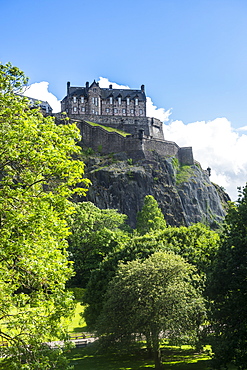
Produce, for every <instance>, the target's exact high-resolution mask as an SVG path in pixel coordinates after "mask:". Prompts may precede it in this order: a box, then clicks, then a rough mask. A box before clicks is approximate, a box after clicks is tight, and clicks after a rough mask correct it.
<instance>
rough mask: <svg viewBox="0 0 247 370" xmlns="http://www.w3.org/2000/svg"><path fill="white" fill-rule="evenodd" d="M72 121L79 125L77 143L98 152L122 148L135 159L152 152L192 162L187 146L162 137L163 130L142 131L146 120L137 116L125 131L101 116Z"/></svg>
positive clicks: (58, 115)
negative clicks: (80, 137)
mask: <svg viewBox="0 0 247 370" xmlns="http://www.w3.org/2000/svg"><path fill="white" fill-rule="evenodd" d="M55 116H56V119H57V120H58V121H60V120H62V119H63V116H62V115H61V114H56V115H55ZM91 118H92V117H91ZM146 120H148V122H150V120H151V122H154V124H155V125H157V127H159V128H160V127H161V129H162V126H159V122H160V121H159V120H155V119H154V121H152V119H151V118H148V117H146ZM72 121H74V122H76V123H77V126H78V128H79V129H80V132H81V136H82V140H81V145H82V146H84V147H88V148H92V149H93V150H94V151H96V152H100V153H101V154H109V153H124V152H125V153H126V154H127V156H128V158H133V159H135V160H139V159H148V160H152V158H153V152H156V153H158V154H160V155H162V156H165V157H177V158H178V160H179V162H180V163H181V164H182V165H193V164H194V158H193V152H192V148H191V147H184V148H183V147H182V148H180V147H179V146H178V145H177V144H176V143H174V142H173V141H168V140H164V138H163V131H162V135H161V138H158V137H155V138H154V137H152V136H150V135H146V133H145V130H144V129H143V128H142V127H143V126H142V124H143V123H145V122H146V121H145V120H144V121H142V120H140V122H138V123H137V122H132V121H130V122H129V125H130V128H131V129H130V130H129V131H131V130H132V129H133V127H131V125H134V127H135V130H134V133H131V132H129V133H128V134H127V135H126V133H127V131H126V130H125V131H124V132H122V133H121V131H120V132H118V131H114V129H116V130H122V129H121V125H120V124H117V123H118V122H117V121H116V127H114V125H113V124H112V125H109V124H108V125H103V123H105V121H104V119H103V117H102V121H103V122H97V124H98V125H95V123H93V122H92V121H85V120H82V119H77V120H74V119H73V120H72ZM138 121H139V120H138ZM127 122H128V121H125V127H126V126H127ZM160 123H161V122H160ZM100 124H101V125H100ZM99 125H100V126H99ZM104 126H106V127H104ZM107 127H111V128H113V131H108V130H107ZM156 136H157V135H156Z"/></svg>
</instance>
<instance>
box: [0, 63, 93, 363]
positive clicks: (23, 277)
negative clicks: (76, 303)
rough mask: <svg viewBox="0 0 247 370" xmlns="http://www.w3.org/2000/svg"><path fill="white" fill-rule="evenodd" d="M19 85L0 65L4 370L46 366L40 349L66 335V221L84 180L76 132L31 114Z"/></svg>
mask: <svg viewBox="0 0 247 370" xmlns="http://www.w3.org/2000/svg"><path fill="white" fill-rule="evenodd" d="M24 83H26V79H25V77H24V74H23V72H21V71H20V70H19V69H18V68H16V67H12V66H11V64H7V65H5V66H4V65H0V148H1V149H0V152H1V155H0V226H1V228H0V242H1V249H0V286H1V291H0V336H1V337H2V338H3V339H5V340H6V341H7V342H8V344H9V347H8V348H5V349H4V350H3V352H4V353H3V356H6V361H8V368H9V369H12V368H15V366H17V365H16V364H17V363H18V366H17V367H18V369H25V370H31V369H46V368H47V367H46V365H45V364H44V366H43V367H42V365H41V364H42V362H45V361H46V360H44V361H43V360H42V356H43V352H42V351H40V350H39V348H40V346H41V344H42V342H44V341H47V340H50V339H51V338H54V337H62V336H64V332H63V328H62V327H61V325H60V322H61V317H62V316H63V317H66V316H68V315H69V314H70V309H71V307H73V299H72V295H71V294H70V293H69V292H66V291H65V284H66V282H67V280H68V279H69V278H70V277H71V275H72V268H71V264H70V263H69V262H68V254H67V252H66V248H67V242H66V237H67V236H68V234H69V232H68V226H67V223H66V219H67V217H68V215H69V214H71V213H72V212H73V209H74V206H73V204H72V203H71V201H69V198H70V197H72V195H73V194H74V193H75V192H78V193H79V194H81V195H83V194H85V191H86V189H85V187H87V185H88V181H87V180H86V179H83V173H84V164H83V163H82V162H81V161H77V160H75V159H73V158H74V156H75V155H77V153H79V150H80V149H79V146H77V145H76V141H77V140H79V139H80V135H79V131H78V129H77V128H76V126H75V125H69V124H63V125H59V126H57V125H55V123H54V121H53V119H52V118H50V117H48V118H44V117H43V116H42V115H41V114H40V113H39V111H38V110H36V109H32V110H31V109H29V105H28V100H27V99H26V98H23V97H21V96H18V95H15V94H14V93H15V91H16V90H17V89H20V88H21V87H22V86H23V84H24ZM78 183H80V184H81V186H82V187H77V188H75V187H76V185H77V184H78ZM30 346H32V351H30ZM36 349H37V351H36ZM28 352H29V354H30V356H28ZM34 354H35V356H36V359H37V361H36V360H35V361H36V362H37V363H38V362H40V365H37V364H36V362H35V361H34V360H33V357H32V356H33V355H34ZM39 355H40V356H39ZM18 356H19V357H18ZM23 356H25V358H24V357H23ZM38 356H39V360H38ZM51 356H52V354H51ZM18 358H19V359H21V360H20V362H18V361H19V360H18ZM17 360H18V361H17ZM47 361H48V360H47ZM48 362H49V361H48ZM47 366H48V365H47ZM56 366H57V367H56ZM59 366H60V365H59ZM59 366H58V365H54V367H53V368H54V369H60V367H59Z"/></svg>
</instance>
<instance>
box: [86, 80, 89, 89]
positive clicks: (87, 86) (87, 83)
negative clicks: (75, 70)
mask: <svg viewBox="0 0 247 370" xmlns="http://www.w3.org/2000/svg"><path fill="white" fill-rule="evenodd" d="M88 88H89V82H88V81H87V82H86V89H88Z"/></svg>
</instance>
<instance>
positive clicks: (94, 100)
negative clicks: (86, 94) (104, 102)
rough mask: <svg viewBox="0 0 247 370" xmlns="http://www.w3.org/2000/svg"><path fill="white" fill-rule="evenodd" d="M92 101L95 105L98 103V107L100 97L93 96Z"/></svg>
mask: <svg viewBox="0 0 247 370" xmlns="http://www.w3.org/2000/svg"><path fill="white" fill-rule="evenodd" d="M92 103H93V104H94V105H96V107H97V105H98V98H92Z"/></svg>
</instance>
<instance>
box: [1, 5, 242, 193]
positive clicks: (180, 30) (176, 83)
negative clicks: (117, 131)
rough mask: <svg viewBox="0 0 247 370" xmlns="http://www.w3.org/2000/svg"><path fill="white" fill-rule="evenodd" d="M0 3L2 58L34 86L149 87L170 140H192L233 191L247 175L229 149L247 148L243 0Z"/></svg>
mask: <svg viewBox="0 0 247 370" xmlns="http://www.w3.org/2000/svg"><path fill="white" fill-rule="evenodd" d="M0 9H1V11H0V60H1V62H2V63H6V62H8V61H10V62H11V63H12V64H14V65H16V66H18V67H19V68H21V69H22V70H24V72H25V73H26V75H28V76H29V78H30V80H29V82H30V84H34V83H40V82H42V81H47V82H48V83H49V86H48V84H46V88H49V91H50V92H51V93H52V94H54V95H55V96H56V98H57V99H58V100H61V99H62V98H63V97H64V96H65V93H66V82H67V81H70V82H71V84H72V85H79V86H84V85H85V82H86V81H89V82H92V81H93V80H94V79H95V80H99V78H100V77H103V78H107V79H108V80H109V81H110V82H116V83H118V84H123V85H127V86H129V87H131V88H139V87H140V86H141V85H142V84H144V85H145V89H146V94H147V96H149V97H151V99H152V102H153V104H154V105H155V106H157V107H158V108H163V109H164V110H165V111H166V112H167V111H169V110H170V112H171V114H170V116H169V121H167V123H166V126H165V134H166V138H168V139H169V140H174V141H176V140H179V142H178V144H179V145H192V146H193V147H195V150H194V156H195V158H196V159H198V160H200V161H202V162H203V165H204V166H207V165H210V166H211V167H212V170H213V176H214V179H215V180H216V181H217V182H218V183H220V185H222V186H224V187H225V188H226V189H227V190H228V191H229V192H230V193H231V194H232V197H236V194H237V191H236V188H237V186H241V185H243V184H244V183H245V182H246V180H247V163H246V162H244V161H243V160H242V162H241V164H239V165H238V166H236V163H235V162H236V161H240V157H235V156H234V155H233V156H231V155H229V152H230V153H231V151H232V154H233V153H234V154H235V152H236V153H238V152H239V150H240V149H239V148H240V147H241V150H244V147H245V144H246V147H247V141H245V140H246V138H247V137H246V132H247V131H246V127H247V104H246V100H247V68H246V67H247V1H246V0H150V1H148V0H135V1H133V0H122V1H117V0H114V1H110V0H105V1H103V0H93V1H88V0H87V1H84V0H73V1H64V0H60V1H58V0H49V1H48V0H43V1H41V2H34V1H29V0H22V1H20V0H0ZM43 87H44V86H43ZM195 122H197V125H194V123H195ZM203 125H204V126H205V127H206V128H205V130H206V129H207V134H206V133H205V134H204V138H203V139H204V140H203V141H205V138H207V139H208V142H207V145H206V146H205V147H203V142H201V144H200V148H201V151H202V149H203V153H200V150H199V149H200V148H197V147H198V137H196V134H195V133H196V132H197V131H198V133H197V135H200V132H202V131H203V128H202V126H203ZM182 132H183V135H181V133H182ZM214 133H215V135H214ZM216 133H217V135H218V136H217V135H216ZM220 137H221V141H224V140H226V144H225V147H223V146H222V145H223V144H222V142H220ZM219 142H220V143H219ZM242 143H244V144H242ZM212 144H214V148H212ZM218 145H220V149H219V150H218V151H219V152H221V159H218V160H217V161H216V159H215V156H216V155H217V153H216V152H215V146H218ZM227 148H228V149H227ZM206 150H208V152H206ZM198 151H199V152H198ZM198 153H199V154H198ZM219 154H220V153H219ZM219 154H218V155H219ZM196 155H197V157H196ZM244 155H245V156H246V149H245V152H242V151H241V153H240V154H239V156H244ZM198 156H199V158H198ZM205 156H206V158H207V160H206V159H205ZM224 156H225V157H224ZM204 162H205V163H204ZM238 163H239V162H238ZM214 170H215V172H214ZM234 181H235V182H234Z"/></svg>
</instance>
